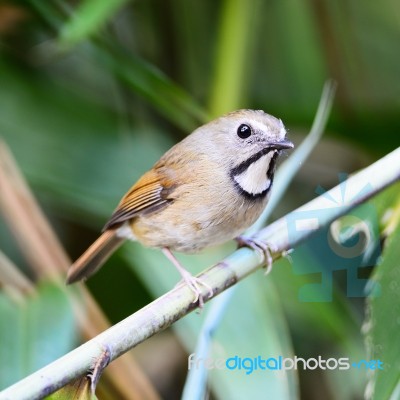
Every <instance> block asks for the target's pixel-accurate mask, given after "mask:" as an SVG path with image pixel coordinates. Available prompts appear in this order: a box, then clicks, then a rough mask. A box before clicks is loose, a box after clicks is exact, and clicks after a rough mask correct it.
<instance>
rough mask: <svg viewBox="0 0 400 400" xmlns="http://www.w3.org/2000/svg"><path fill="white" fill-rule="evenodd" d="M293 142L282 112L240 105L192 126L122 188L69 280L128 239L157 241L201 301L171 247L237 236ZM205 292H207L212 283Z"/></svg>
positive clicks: (192, 247) (191, 247)
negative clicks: (279, 115)
mask: <svg viewBox="0 0 400 400" xmlns="http://www.w3.org/2000/svg"><path fill="white" fill-rule="evenodd" d="M290 148H293V144H292V143H291V142H290V141H288V140H287V139H286V129H285V127H284V125H283V123H282V121H281V120H280V119H277V118H275V117H273V116H271V115H269V114H266V113H265V112H264V111H262V110H238V111H234V112H231V113H229V114H226V115H223V116H222V117H220V118H217V119H215V120H213V121H211V122H209V123H207V124H205V125H203V126H201V127H199V128H197V129H196V130H195V131H194V132H192V133H191V134H190V135H189V136H187V137H186V138H185V139H183V140H182V141H181V142H179V143H178V144H176V145H175V146H173V147H172V148H171V149H170V150H168V151H167V152H166V153H165V154H164V155H163V156H162V157H161V158H160V160H159V161H157V162H156V164H155V165H154V166H153V167H152V168H151V169H150V170H149V171H148V172H146V173H145V174H144V175H143V176H142V177H141V178H140V179H139V180H138V181H137V182H136V183H135V184H134V185H133V186H132V187H131V189H130V190H129V191H128V192H127V193H126V194H125V196H124V197H123V198H122V200H121V201H120V203H119V204H118V206H117V208H116V210H115V211H114V213H113V214H112V215H111V218H110V220H109V221H108V222H107V223H106V225H105V227H104V228H103V231H102V232H103V233H102V234H101V236H100V237H99V238H98V239H97V240H96V241H95V242H94V243H93V244H92V245H91V246H90V247H89V248H88V249H87V250H86V251H85V253H83V255H82V256H81V257H80V258H78V260H77V261H75V262H74V263H73V264H72V266H71V267H70V269H69V271H68V276H67V284H70V283H73V282H76V281H79V280H81V279H86V278H88V277H89V276H91V275H92V274H94V273H95V272H96V271H97V270H98V269H99V268H100V267H101V266H102V265H103V264H104V262H105V261H106V260H107V259H108V257H109V256H110V255H111V254H112V253H113V252H114V251H115V250H116V249H117V248H118V247H119V246H120V245H121V244H122V242H123V241H124V240H126V239H130V240H134V241H138V242H140V243H141V244H143V245H144V246H146V247H152V248H159V249H162V251H163V252H164V254H165V255H166V256H167V258H168V259H169V260H170V261H171V262H172V263H173V264H174V265H175V267H176V268H177V269H178V271H179V273H180V274H181V275H182V278H183V280H184V281H185V282H186V283H187V285H188V286H189V287H190V289H191V290H192V291H193V292H194V294H195V300H194V302H196V301H197V300H199V305H200V306H201V305H202V303H203V299H202V297H201V291H200V288H199V285H200V284H202V285H204V286H207V287H208V285H205V284H204V283H203V282H201V281H200V280H199V279H198V278H196V277H193V276H192V275H191V274H190V273H189V272H188V271H186V270H185V269H184V268H183V267H182V266H181V264H180V263H179V261H178V260H177V259H176V258H175V256H174V255H173V253H172V251H177V252H182V253H196V252H198V251H200V250H202V249H203V248H206V247H208V246H211V245H218V244H221V243H224V242H227V241H228V240H231V239H234V238H237V240H238V241H239V242H240V243H242V244H243V243H245V244H246V245H250V246H252V242H251V239H247V238H242V237H240V236H239V235H240V234H241V233H242V232H243V231H244V230H245V229H247V228H248V227H249V226H251V225H252V224H253V223H254V222H255V221H256V220H257V218H258V217H259V216H260V214H261V213H262V211H263V209H264V208H265V206H266V204H267V202H268V199H269V195H270V193H271V188H272V182H273V179H274V173H275V167H276V161H277V158H278V156H279V155H280V154H281V152H282V150H284V149H290ZM209 289H210V292H211V293H212V290H211V288H209Z"/></svg>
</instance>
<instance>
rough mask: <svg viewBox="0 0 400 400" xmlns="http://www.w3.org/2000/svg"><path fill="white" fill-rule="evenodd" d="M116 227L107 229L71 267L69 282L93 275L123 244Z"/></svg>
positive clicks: (68, 276) (68, 275)
mask: <svg viewBox="0 0 400 400" xmlns="http://www.w3.org/2000/svg"><path fill="white" fill-rule="evenodd" d="M123 241H124V239H123V238H120V237H118V236H117V235H116V231H115V230H114V229H109V230H107V231H105V232H104V233H103V234H102V235H101V236H100V237H99V238H98V239H97V240H96V241H95V242H94V243H93V244H92V245H91V246H90V247H89V248H88V249H87V250H86V251H85V252H84V253H83V254H82V255H81V256H80V257H79V258H78V259H77V260H76V261H75V262H74V263H73V264H72V265H71V267H70V268H69V270H68V274H67V284H70V283H74V282H77V281H80V280H81V279H87V278H89V276H91V275H93V274H94V273H95V272H96V271H97V270H98V269H99V268H100V267H101V266H102V265H103V264H104V263H105V262H106V261H107V259H108V258H109V257H110V256H111V254H112V253H113V252H114V251H115V250H116V249H117V248H118V247H119V246H120V245H121V244H122V242H123Z"/></svg>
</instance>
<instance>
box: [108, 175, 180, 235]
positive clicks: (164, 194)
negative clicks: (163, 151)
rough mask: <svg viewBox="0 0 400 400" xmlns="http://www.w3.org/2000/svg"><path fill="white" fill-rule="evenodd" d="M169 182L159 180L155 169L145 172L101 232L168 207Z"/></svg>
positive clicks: (170, 184) (170, 186) (170, 185)
mask: <svg viewBox="0 0 400 400" xmlns="http://www.w3.org/2000/svg"><path fill="white" fill-rule="evenodd" d="M172 186H173V185H172V183H171V181H169V180H167V179H163V180H162V181H161V180H160V177H159V174H158V173H157V171H156V170H155V169H152V170H150V171H148V172H146V173H145V174H144V175H143V176H142V177H141V178H140V179H139V180H138V181H137V182H136V183H135V184H134V185H133V186H132V188H131V189H130V190H129V191H128V193H127V194H126V195H125V196H124V197H123V198H122V200H121V201H120V203H119V204H118V207H117V208H116V210H115V211H114V213H113V215H112V216H111V218H110V220H109V221H108V222H107V224H106V225H105V226H104V228H103V231H105V230H107V229H110V228H113V227H115V226H116V225H120V224H121V223H123V222H125V221H128V220H129V219H131V218H133V217H135V216H137V215H139V214H144V213H149V212H153V211H156V210H159V209H160V208H163V207H165V206H167V205H168V203H169V202H170V201H171V199H169V198H168V194H169V193H170V192H171V189H172Z"/></svg>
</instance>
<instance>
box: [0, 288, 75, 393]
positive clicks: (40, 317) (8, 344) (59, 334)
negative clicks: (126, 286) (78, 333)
mask: <svg viewBox="0 0 400 400" xmlns="http://www.w3.org/2000/svg"><path fill="white" fill-rule="evenodd" d="M0 320H1V321H3V322H2V324H1V327H0V343H1V346H0V360H1V363H0V388H5V387H7V386H9V385H11V384H12V383H14V382H16V381H18V380H19V379H21V378H23V377H25V376H27V375H28V374H29V373H31V372H33V371H36V370H37V369H39V368H41V367H43V366H45V365H46V364H48V363H50V362H51V361H54V360H55V359H57V358H59V357H61V356H62V355H64V354H65V353H67V352H68V351H70V350H72V348H73V346H74V345H75V340H76V337H75V323H74V317H73V313H72V309H71V304H70V303H69V300H68V298H67V296H66V295H65V293H64V292H63V291H62V290H60V289H59V288H58V287H57V285H53V284H47V283H44V284H42V285H40V286H38V288H37V292H36V293H35V295H34V296H33V297H31V298H27V299H25V300H24V301H23V302H15V301H14V300H12V299H11V298H10V297H9V296H7V295H6V294H5V293H4V292H2V293H0Z"/></svg>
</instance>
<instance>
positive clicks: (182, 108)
mask: <svg viewBox="0 0 400 400" xmlns="http://www.w3.org/2000/svg"><path fill="white" fill-rule="evenodd" d="M111 47H113V48H111ZM101 49H102V51H99V52H98V56H99V59H101V60H102V61H103V66H104V67H106V68H107V69H108V70H109V71H110V72H111V73H112V74H115V75H116V76H117V77H118V78H119V79H120V80H121V81H122V82H123V83H124V84H125V85H126V86H127V87H129V88H131V89H132V90H133V91H134V92H136V93H138V94H139V95H141V96H143V97H144V98H145V99H146V100H147V101H149V102H150V104H151V105H152V106H153V107H155V108H156V109H157V110H158V111H159V112H161V113H162V114H163V115H164V116H165V117H166V118H168V119H169V120H171V121H172V122H173V123H174V124H175V125H176V126H178V127H180V128H181V129H183V130H185V131H186V132H187V133H190V132H191V131H192V130H193V129H195V128H197V126H198V125H199V124H201V123H204V122H206V121H207V120H208V119H209V118H208V115H207V113H206V112H205V111H204V109H203V108H202V107H201V106H200V105H198V104H197V102H196V100H195V99H194V98H193V97H192V96H190V95H189V94H188V93H187V92H186V91H185V90H184V89H182V88H181V87H179V86H178V85H177V84H176V83H174V82H173V81H172V80H171V79H169V78H168V77H167V76H166V75H165V74H164V73H163V72H162V71H161V70H160V69H158V68H157V67H155V66H154V65H151V64H149V63H148V62H146V61H145V60H143V59H141V58H139V57H137V56H135V55H134V54H127V53H126V52H124V51H122V50H118V49H117V48H115V45H108V46H106V45H104V44H103V45H101Z"/></svg>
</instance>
